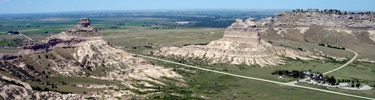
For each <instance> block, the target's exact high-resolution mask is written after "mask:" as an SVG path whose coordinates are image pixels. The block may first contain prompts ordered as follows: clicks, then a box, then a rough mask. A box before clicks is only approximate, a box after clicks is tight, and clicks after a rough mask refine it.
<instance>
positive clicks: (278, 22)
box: [152, 9, 375, 66]
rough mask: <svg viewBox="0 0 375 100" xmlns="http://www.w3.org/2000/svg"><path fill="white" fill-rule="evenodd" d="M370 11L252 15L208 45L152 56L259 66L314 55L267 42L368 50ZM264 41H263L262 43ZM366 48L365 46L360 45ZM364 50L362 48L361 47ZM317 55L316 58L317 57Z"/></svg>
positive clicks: (371, 25) (164, 50) (370, 45)
mask: <svg viewBox="0 0 375 100" xmlns="http://www.w3.org/2000/svg"><path fill="white" fill-rule="evenodd" d="M374 15H375V14H374V13H373V12H365V13H352V12H340V11H338V10H324V11H319V10H314V9H311V10H294V11H291V12H282V13H280V14H277V15H276V16H275V17H269V18H265V19H261V20H259V21H255V19H253V18H249V19H246V20H245V21H242V20H240V19H237V20H236V22H235V23H233V24H232V25H231V26H229V27H228V28H226V29H225V33H224V36H223V38H222V39H219V40H216V41H212V42H211V43H209V44H208V45H205V46H200V45H190V46H185V47H181V48H178V47H164V48H161V49H160V50H158V51H153V52H152V54H153V55H156V56H172V57H173V56H182V57H193V58H203V59H207V60H211V61H212V62H213V63H217V62H227V63H233V64H242V63H245V64H247V65H253V64H259V65H261V66H267V65H277V64H282V63H283V61H282V59H281V58H280V56H285V57H291V58H297V57H298V58H302V59H309V58H311V57H312V58H317V56H315V55H324V54H319V53H320V52H315V53H317V54H313V53H311V52H309V51H308V50H304V49H302V48H298V47H296V48H288V47H281V46H276V45H271V43H272V42H280V43H288V42H298V43H302V44H304V43H309V44H319V43H322V44H329V45H334V46H339V47H350V48H353V49H358V51H365V52H369V51H371V50H372V49H373V48H375V46H374V45H373V44H375V42H374V41H375V39H374V36H375V35H374V34H375V33H374V30H375V21H374V20H375V17H374ZM265 41H267V42H265ZM363 47H366V48H363ZM365 49H366V50H365ZM318 58H319V57H318Z"/></svg>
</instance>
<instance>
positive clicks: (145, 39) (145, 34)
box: [102, 26, 224, 53]
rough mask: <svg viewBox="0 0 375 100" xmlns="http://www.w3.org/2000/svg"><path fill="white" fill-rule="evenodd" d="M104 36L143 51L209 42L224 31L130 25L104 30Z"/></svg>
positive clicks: (136, 50)
mask: <svg viewBox="0 0 375 100" xmlns="http://www.w3.org/2000/svg"><path fill="white" fill-rule="evenodd" d="M102 33H103V35H104V38H105V39H106V40H107V41H108V42H110V43H112V44H115V45H117V46H121V47H124V49H125V50H126V51H128V52H133V53H142V51H143V50H145V49H157V48H160V47H166V46H183V45H190V44H200V43H204V44H205V43H209V42H210V41H213V40H217V39H220V38H221V37H222V35H223V33H224V29H221V28H177V29H159V30H151V29H150V28H149V27H139V26H128V27H127V29H121V30H104V31H103V32H102Z"/></svg>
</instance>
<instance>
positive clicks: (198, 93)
mask: <svg viewBox="0 0 375 100" xmlns="http://www.w3.org/2000/svg"><path fill="white" fill-rule="evenodd" d="M150 61H151V62H153V63H154V64H156V65H161V66H165V67H171V68H173V69H174V70H175V71H176V72H178V73H179V74H181V75H183V76H185V77H184V79H185V81H186V85H187V86H186V87H170V86H173V85H168V86H167V87H161V90H163V88H167V90H169V92H163V93H167V94H163V96H160V95H159V96H155V97H157V98H161V97H163V98H171V97H174V96H173V95H172V96H171V95H168V93H175V94H180V95H182V96H181V97H180V98H178V99H181V98H182V99H191V98H193V97H198V98H201V99H211V100H217V99H219V100H227V99H234V100H244V99H256V100H259V99H261V100H275V99H276V100H286V99H288V100H297V99H303V100H316V99H329V100H331V99H340V100H355V99H356V98H351V97H346V96H340V95H334V94H329V93H321V92H317V91H312V90H305V89H299V88H294V87H289V86H282V85H276V84H271V83H265V82H259V81H254V80H248V79H243V78H236V77H232V76H227V75H221V74H216V73H212V72H206V71H200V70H195V69H190V68H184V67H181V66H179V65H174V64H169V63H164V62H158V61H154V60H150ZM185 95H188V96H185ZM190 96H193V97H190ZM175 98H177V97H175Z"/></svg>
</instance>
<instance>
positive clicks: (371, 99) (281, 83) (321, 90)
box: [130, 53, 375, 100]
mask: <svg viewBox="0 0 375 100" xmlns="http://www.w3.org/2000/svg"><path fill="white" fill-rule="evenodd" d="M130 54H132V53H130ZM132 55H137V56H140V57H144V58H150V59H154V60H159V61H163V62H168V63H172V64H177V65H182V66H185V67H190V68H195V69H199V70H204V71H208V72H214V73H219V74H223V75H229V76H234V77H240V78H245V79H251V80H258V81H263V82H268V83H274V84H279V85H286V86H291V87H298V88H303V89H309V90H315V91H320V92H326V93H332V94H338V95H344V96H349V97H355V98H360V99H368V100H375V99H374V98H369V97H364V96H358V95H352V94H346V93H341V92H335V91H330V90H324V89H318V88H312V87H306V86H300V85H295V84H289V83H284V82H277V81H272V80H267V79H261V78H255V77H249V76H243V75H237V74H231V73H226V72H220V71H216V70H211V69H206V68H202V67H197V66H192V65H187V64H182V63H178V62H174V61H169V60H164V59H159V58H155V57H150V56H144V55H139V54H132Z"/></svg>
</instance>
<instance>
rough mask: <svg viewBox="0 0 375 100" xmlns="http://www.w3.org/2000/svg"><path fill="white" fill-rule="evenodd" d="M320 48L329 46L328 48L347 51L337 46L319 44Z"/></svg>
mask: <svg viewBox="0 0 375 100" xmlns="http://www.w3.org/2000/svg"><path fill="white" fill-rule="evenodd" d="M319 46H327V47H328V48H334V49H341V50H345V47H336V46H331V45H329V44H327V45H326V44H323V43H319Z"/></svg>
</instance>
